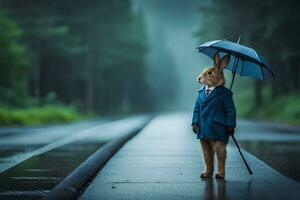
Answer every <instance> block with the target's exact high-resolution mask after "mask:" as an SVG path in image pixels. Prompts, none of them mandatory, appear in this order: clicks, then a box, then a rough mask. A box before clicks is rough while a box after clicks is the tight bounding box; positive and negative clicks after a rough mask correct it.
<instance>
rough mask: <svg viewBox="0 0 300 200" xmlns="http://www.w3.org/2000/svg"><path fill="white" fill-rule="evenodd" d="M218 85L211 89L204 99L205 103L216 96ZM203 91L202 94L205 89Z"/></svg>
mask: <svg viewBox="0 0 300 200" xmlns="http://www.w3.org/2000/svg"><path fill="white" fill-rule="evenodd" d="M218 89H219V88H218V86H217V87H216V88H215V89H214V90H213V91H211V93H210V94H209V95H208V97H207V98H206V99H205V103H207V102H208V101H210V100H211V99H213V98H215V97H216V96H217V94H218V93H219V91H218ZM203 93H204V96H206V95H205V91H204V92H203Z"/></svg>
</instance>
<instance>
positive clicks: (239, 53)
mask: <svg viewBox="0 0 300 200" xmlns="http://www.w3.org/2000/svg"><path fill="white" fill-rule="evenodd" d="M240 39H241V36H240V37H239V39H238V41H237V43H234V42H230V41H227V40H213V41H209V42H205V43H204V44H202V45H200V46H198V47H197V49H198V50H199V53H203V54H205V55H207V56H209V57H210V58H213V57H214V56H215V54H216V53H219V54H221V56H222V54H223V55H224V54H229V55H230V61H229V63H228V65H227V66H226V68H225V69H228V70H230V71H232V75H233V76H232V80H231V84H230V90H231V89H232V86H233V82H234V77H235V74H239V75H240V76H250V77H254V78H258V79H261V80H264V79H266V78H267V77H272V78H274V77H275V76H274V73H273V71H272V70H271V68H270V66H269V64H268V63H267V61H266V60H265V59H264V58H263V57H262V56H260V55H259V54H258V53H257V52H256V51H255V50H254V49H251V48H249V47H246V46H243V45H240V44H239V43H240ZM231 137H232V139H233V141H234V143H235V145H236V146H237V148H238V150H239V152H240V155H241V157H242V159H243V161H244V163H245V165H246V167H247V169H248V172H249V174H250V175H251V174H252V170H251V169H250V167H249V165H248V163H247V161H246V160H245V158H244V156H243V153H242V152H241V149H240V146H239V145H238V143H237V141H236V139H235V137H234V136H233V135H232V134H231Z"/></svg>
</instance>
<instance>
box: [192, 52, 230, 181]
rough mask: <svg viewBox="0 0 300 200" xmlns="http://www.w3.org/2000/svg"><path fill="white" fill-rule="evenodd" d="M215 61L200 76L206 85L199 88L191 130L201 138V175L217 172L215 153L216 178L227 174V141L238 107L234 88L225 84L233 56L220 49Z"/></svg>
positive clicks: (199, 79)
mask: <svg viewBox="0 0 300 200" xmlns="http://www.w3.org/2000/svg"><path fill="white" fill-rule="evenodd" d="M213 59H214V65H213V66H211V67H208V68H206V69H204V70H203V71H202V72H201V74H200V75H199V76H198V77H197V80H198V82H199V83H201V84H203V87H202V88H200V89H199V93H198V97H197V100H196V103H195V106H194V111H193V118H192V130H193V132H194V133H195V134H196V135H197V139H200V144H201V147H202V157H203V160H204V164H205V170H204V171H203V172H202V173H201V174H200V178H211V177H212V176H213V172H214V156H215V154H216V157H217V163H218V172H217V173H216V174H215V178H217V179H224V178H225V162H226V154H227V152H226V145H227V143H228V140H229V136H230V134H234V130H235V127H236V109H235V105H234V101H233V98H232V92H231V91H230V90H229V89H228V88H226V87H224V85H225V77H224V73H223V70H224V68H225V67H226V66H227V64H228V63H229V60H230V55H228V54H226V55H224V56H223V57H222V58H221V59H220V56H219V54H218V53H216V54H215V55H214V57H213Z"/></svg>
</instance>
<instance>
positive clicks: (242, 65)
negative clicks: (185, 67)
mask: <svg viewBox="0 0 300 200" xmlns="http://www.w3.org/2000/svg"><path fill="white" fill-rule="evenodd" d="M197 49H198V50H199V53H203V54H205V55H207V56H209V57H210V58H213V57H214V55H215V54H216V53H219V54H220V56H221V57H222V56H223V55H224V54H226V53H228V54H230V61H229V63H228V65H227V67H226V68H225V69H228V70H230V71H232V72H233V73H234V75H235V73H237V74H239V75H241V76H250V77H255V78H258V79H261V80H264V79H266V78H267V77H272V78H274V73H273V71H272V70H271V68H270V66H269V64H268V63H267V62H266V61H265V59H264V58H263V57H262V56H260V55H259V54H258V53H256V51H255V50H254V49H251V48H249V47H246V46H243V45H240V44H239V43H234V42H230V41H227V40H214V41H209V42H206V43H204V44H202V45H200V46H198V47H197ZM233 78H234V77H233ZM232 83H233V80H232ZM231 87H232V86H231Z"/></svg>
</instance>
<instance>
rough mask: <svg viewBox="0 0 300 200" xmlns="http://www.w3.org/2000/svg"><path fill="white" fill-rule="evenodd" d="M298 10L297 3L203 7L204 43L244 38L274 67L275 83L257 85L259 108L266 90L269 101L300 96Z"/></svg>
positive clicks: (224, 0) (228, 2)
mask: <svg viewBox="0 0 300 200" xmlns="http://www.w3.org/2000/svg"><path fill="white" fill-rule="evenodd" d="M299 8H300V2H299V1H297V0H286V1H275V0H265V1H260V0H251V1H250V0H246V1H240V0H209V1H206V2H205V3H203V4H202V5H201V7H200V12H201V13H202V17H201V19H202V20H201V25H200V26H201V27H202V28H201V30H199V32H198V33H197V34H198V35H199V36H200V37H201V39H203V41H205V40H213V39H216V38H219V39H223V38H224V39H228V40H231V41H236V40H237V39H238V37H239V35H240V34H242V44H244V45H246V46H250V47H253V48H255V49H256V50H257V51H258V52H259V53H260V54H262V55H263V56H264V57H265V58H266V60H267V61H269V63H270V65H271V66H272V69H273V71H274V72H275V74H276V79H275V80H273V81H263V82H262V81H259V80H255V81H254V84H253V87H254V90H255V102H254V103H255V105H256V106H260V105H262V103H263V101H264V99H263V95H262V88H263V87H270V88H271V96H270V97H269V98H270V99H274V98H277V97H278V96H281V95H286V94H289V93H295V92H299V88H300V80H299V78H300V77H299V76H300V71H299V67H300V66H299V62H297V61H298V59H299V56H300V51H299V44H300V38H299V34H300V28H299V26H298V24H299V22H300V13H299ZM270 99H267V100H266V101H268V100H270Z"/></svg>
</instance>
